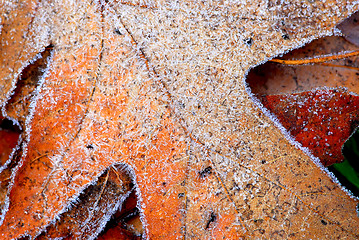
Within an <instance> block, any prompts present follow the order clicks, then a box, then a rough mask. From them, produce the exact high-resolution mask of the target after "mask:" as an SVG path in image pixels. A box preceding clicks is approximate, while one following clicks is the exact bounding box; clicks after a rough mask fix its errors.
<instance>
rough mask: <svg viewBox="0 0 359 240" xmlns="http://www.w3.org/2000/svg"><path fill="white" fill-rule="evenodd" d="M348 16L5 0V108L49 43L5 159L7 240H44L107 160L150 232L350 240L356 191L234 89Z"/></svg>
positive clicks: (310, 8)
mask: <svg viewBox="0 0 359 240" xmlns="http://www.w3.org/2000/svg"><path fill="white" fill-rule="evenodd" d="M344 3H345V4H344ZM332 4H333V5H332ZM348 9H350V10H349V11H348ZM356 9H358V6H357V5H355V2H354V1H353V3H352V2H350V1H348V2H335V3H332V2H331V1H328V2H327V1H315V2H308V4H307V5H306V6H305V7H304V6H303V4H302V2H300V1H298V2H290V3H287V2H281V3H277V2H271V1H270V2H268V1H265V2H253V3H252V2H244V1H243V2H237V3H235V4H234V3H227V2H215V3H212V2H201V3H197V2H196V3H194V2H191V1H187V2H178V3H177V2H162V1H159V2H152V1H151V2H146V4H142V2H131V3H127V2H119V1H118V2H115V1H109V2H103V1H84V2H78V3H74V2H70V1H69V2H66V3H64V2H61V1H60V2H58V1H54V2H51V3H47V2H42V1H41V2H35V1H34V2H32V1H28V2H24V3H14V2H12V1H7V2H5V4H4V5H3V6H1V12H4V13H6V14H5V15H4V16H5V17H4V19H3V20H2V24H3V28H2V32H1V34H2V38H1V48H0V49H1V51H2V54H0V56H2V60H1V61H2V62H1V65H0V66H1V67H2V69H1V71H0V72H1V74H2V75H1V78H0V79H1V81H2V83H1V84H0V85H1V86H4V87H3V88H2V89H1V95H0V96H1V100H2V103H3V104H2V106H3V109H4V112H6V111H5V109H6V104H7V102H8V100H9V98H10V95H11V93H12V92H13V90H14V89H15V86H16V81H17V80H18V77H19V73H21V72H22V71H23V69H24V68H25V67H26V66H27V65H28V64H30V63H31V62H34V59H35V56H36V55H37V54H39V53H41V52H43V51H44V49H45V48H46V46H49V45H52V46H53V50H52V53H51V54H50V58H49V60H48V62H47V63H46V68H45V71H44V73H43V75H42V76H41V78H40V80H39V81H38V84H37V87H36V89H35V90H34V91H33V94H32V95H33V98H32V100H31V103H30V105H29V111H28V112H29V114H28V115H27V117H26V120H25V126H24V129H25V132H24V134H25V137H24V139H25V142H24V143H22V144H21V149H20V150H19V153H21V155H20V159H19V160H18V162H17V161H16V159H14V162H15V165H16V167H14V168H13V170H12V174H11V185H9V187H8V194H7V199H6V201H5V203H4V206H5V207H4V208H3V211H2V225H1V226H0V233H1V236H2V238H3V239H15V238H20V237H29V238H34V237H36V236H38V235H39V234H42V233H44V234H45V233H49V234H51V233H52V231H51V230H48V231H47V232H46V228H47V227H48V226H52V225H51V224H52V223H54V222H56V219H57V218H60V222H61V221H62V220H61V217H62V216H63V215H62V214H63V213H64V212H66V210H67V209H69V205H70V204H72V203H73V201H74V200H75V199H79V198H81V197H80V196H82V195H81V194H82V193H84V194H85V195H86V190H85V192H84V189H88V187H89V186H91V185H96V182H97V180H98V179H99V178H100V176H101V174H102V173H103V172H104V171H105V169H108V168H109V167H110V166H113V165H114V164H122V165H125V166H126V169H128V170H129V171H130V172H131V173H133V174H132V175H133V177H134V179H133V180H132V182H133V183H134V187H135V190H136V193H137V194H138V201H139V203H138V208H139V209H140V216H141V219H142V223H143V225H144V228H145V231H144V232H145V234H144V235H145V237H147V238H153V239H166V238H170V239H172V238H173V239H174V238H201V239H209V238H216V239H217V238H218V239H219V238H228V239H238V238H242V237H243V238H329V237H331V238H339V237H341V238H345V237H346V238H352V239H355V238H357V237H358V232H357V229H359V221H358V218H357V213H356V210H355V207H356V205H357V203H358V201H357V199H353V198H352V197H351V196H349V195H348V194H347V193H346V192H345V191H343V190H342V189H341V188H340V187H339V186H338V184H337V183H336V181H335V180H333V179H332V178H331V177H330V176H328V175H327V174H326V173H325V172H324V171H323V170H322V169H320V168H319V167H318V166H317V165H315V163H313V161H312V159H311V158H310V156H308V154H307V153H306V152H305V151H304V150H305V149H302V148H299V147H298V146H296V145H295V142H293V141H291V140H290V138H289V137H288V136H286V135H285V134H284V133H283V132H282V131H281V130H280V128H279V127H278V126H279V124H278V123H277V122H273V119H271V118H270V116H269V115H266V114H265V113H264V112H265V111H263V109H260V108H259V107H258V105H256V103H255V102H254V101H253V100H252V98H251V95H250V94H249V93H248V92H247V89H246V85H245V83H244V77H245V73H246V72H247V71H248V69H249V68H251V67H252V66H254V65H256V64H258V63H260V62H263V61H265V60H266V59H269V58H272V57H274V56H276V55H278V54H281V53H283V52H285V51H288V50H290V49H292V48H296V47H298V46H300V45H302V44H303V43H305V42H308V41H310V40H312V39H314V38H318V37H319V36H322V35H328V34H331V33H332V32H333V28H334V26H335V24H336V23H337V22H339V21H341V20H342V19H344V18H345V17H347V16H348V15H349V14H350V13H351V12H352V11H355V10H356ZM289 15H290V16H291V17H290V18H288V16H289ZM323 16H324V17H325V18H323ZM15 28H16V29H18V31H11V30H12V29H15ZM23 36H24V37H23ZM284 36H285V37H284ZM249 39H251V40H250V41H249ZM10 49H14V50H10ZM5 56H6V57H5ZM5 58H6V59H5ZM5 117H6V116H5ZM12 160H13V159H12ZM280 168H282V169H283V171H278V169H280ZM98 183H99V182H98ZM96 186H97V185H96ZM103 186H105V187H106V185H103ZM118 187H119V186H118ZM118 187H117V188H116V189H118ZM101 189H104V188H101ZM97 196H99V195H97ZM97 199H99V198H97ZM105 200H106V201H107V198H106V199H105ZM82 207H84V208H86V207H85V206H82V205H80V206H79V208H82ZM87 210H88V209H87ZM110 210H111V209H110ZM101 211H105V212H106V211H109V209H107V207H103V209H101ZM70 216H71V213H70ZM84 216H86V215H84ZM70 218H71V217H70ZM65 222H66V221H65ZM105 224H106V223H105V221H103V222H101V223H100V224H99V225H96V226H103V225H105ZM67 227H70V228H71V226H68V225H66V224H65V225H64V228H66V229H67ZM50 228H51V227H50ZM64 228H62V227H61V229H64ZM99 228H101V227H99ZM8 229H11V230H13V231H8ZM74 231H75V232H72V233H71V236H78V234H79V233H81V232H78V230H74ZM90 234H92V233H90ZM91 236H93V235H91Z"/></svg>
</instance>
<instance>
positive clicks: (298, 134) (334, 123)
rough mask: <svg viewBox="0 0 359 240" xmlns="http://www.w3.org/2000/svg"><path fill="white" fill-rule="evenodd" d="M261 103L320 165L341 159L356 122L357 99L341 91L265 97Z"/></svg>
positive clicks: (317, 91)
mask: <svg viewBox="0 0 359 240" xmlns="http://www.w3.org/2000/svg"><path fill="white" fill-rule="evenodd" d="M262 103H263V105H264V106H265V107H267V108H268V109H270V110H271V111H272V112H273V113H275V114H276V116H277V117H278V119H279V121H280V122H281V123H282V124H283V126H284V127H285V128H286V129H287V130H288V131H290V133H291V134H292V135H293V136H294V137H295V139H296V140H297V141H298V142H300V143H302V145H303V146H305V147H307V148H309V149H310V150H311V151H312V153H313V154H314V155H315V156H316V157H318V158H319V159H320V160H321V162H322V163H323V165H325V166H329V165H331V164H333V163H337V162H341V161H342V160H343V159H344V157H343V155H342V153H341V148H342V146H343V144H344V143H345V141H346V140H347V139H348V138H349V137H350V135H351V134H352V132H353V130H354V129H355V127H356V126H357V125H358V121H359V109H358V106H359V96H356V95H353V94H350V93H349V92H347V91H344V90H340V89H336V90H327V89H324V90H313V91H307V92H302V93H296V94H290V95H267V96H264V97H263V99H262Z"/></svg>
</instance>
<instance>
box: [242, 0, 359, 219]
mask: <svg viewBox="0 0 359 240" xmlns="http://www.w3.org/2000/svg"><path fill="white" fill-rule="evenodd" d="M358 4H359V1H358ZM336 34H338V29H336V28H335V27H334V28H333V29H332V30H327V31H326V32H323V33H321V34H319V35H318V36H311V38H308V39H303V40H302V41H299V40H297V41H295V42H294V43H293V44H292V46H291V47H292V48H289V49H287V50H285V51H282V52H281V51H277V52H275V53H274V54H273V56H272V57H268V58H266V59H264V60H263V61H261V62H259V63H257V64H256V65H254V66H251V67H249V68H248V69H247V71H246V72H245V74H244V77H243V79H242V82H243V85H244V86H245V90H246V92H247V94H248V95H249V97H250V98H251V100H252V101H253V102H254V104H255V106H257V107H258V108H259V110H260V111H261V112H263V114H264V115H265V116H267V117H268V118H269V119H270V120H271V121H272V122H273V123H274V125H275V126H276V127H277V128H278V129H279V130H280V131H281V133H282V134H283V135H284V137H285V138H286V139H287V140H288V141H289V142H290V143H291V144H292V145H293V146H295V147H296V148H297V149H300V150H301V151H302V152H304V153H305V154H306V155H307V156H309V158H310V159H311V160H312V161H313V162H314V164H315V165H316V166H318V167H319V168H320V170H321V171H322V172H324V173H325V174H326V175H327V176H329V177H330V179H331V180H332V181H333V182H334V183H336V184H337V185H338V186H339V187H340V188H341V189H342V190H343V191H344V192H345V193H346V194H347V195H348V196H349V197H350V198H352V199H356V200H359V197H356V196H355V195H354V194H353V193H352V192H351V191H350V190H349V189H347V188H345V186H343V185H342V184H341V183H340V182H339V180H338V179H337V177H336V176H335V175H334V174H333V173H332V172H330V171H329V170H328V169H327V168H326V167H324V165H323V164H322V163H321V162H320V159H319V158H318V157H316V156H314V155H313V154H312V153H311V152H310V150H309V149H308V148H307V147H304V146H303V145H302V144H301V143H299V142H298V141H297V140H295V138H294V137H293V136H292V135H291V134H290V132H288V130H287V129H286V128H285V127H283V125H282V124H281V123H280V121H279V119H278V118H277V116H275V114H273V113H272V112H271V111H270V110H268V109H267V108H266V107H264V106H263V104H262V102H261V101H260V100H259V99H258V98H257V97H256V96H255V94H254V93H253V92H252V91H251V87H250V86H249V84H248V83H247V81H246V79H247V76H248V74H249V72H250V71H251V70H252V69H254V68H256V67H257V66H260V65H262V64H265V63H266V62H268V61H269V60H271V59H273V58H277V57H282V56H283V55H285V54H286V53H289V52H290V51H293V50H295V49H299V48H301V47H303V46H304V45H306V44H308V43H310V42H312V41H313V40H316V39H318V38H322V37H327V36H333V35H336ZM339 34H340V32H339ZM296 43H298V44H297V45H296ZM358 215H359V213H358Z"/></svg>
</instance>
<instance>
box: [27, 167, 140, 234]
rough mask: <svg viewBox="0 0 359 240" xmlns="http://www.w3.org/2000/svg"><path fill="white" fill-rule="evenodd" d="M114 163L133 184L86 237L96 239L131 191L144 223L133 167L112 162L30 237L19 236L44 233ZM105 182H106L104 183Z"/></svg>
mask: <svg viewBox="0 0 359 240" xmlns="http://www.w3.org/2000/svg"><path fill="white" fill-rule="evenodd" d="M115 165H120V170H121V171H125V172H126V173H127V174H128V176H129V177H130V179H131V183H132V184H133V188H131V189H129V190H128V191H127V192H126V193H125V194H124V195H123V196H122V197H121V198H120V199H119V200H117V202H116V204H115V206H114V208H112V209H107V210H111V211H106V214H105V217H104V218H102V222H101V224H100V227H99V228H98V229H97V230H96V231H95V232H94V233H93V234H92V235H91V236H90V237H89V238H88V240H93V239H96V238H97V237H98V236H99V234H100V233H101V232H102V230H103V229H104V228H105V227H106V225H107V223H108V222H109V221H110V219H111V217H112V216H113V215H114V214H115V213H116V212H117V211H119V210H121V208H122V205H123V203H124V202H125V201H126V199H127V198H128V196H129V195H130V194H131V192H132V191H135V192H136V195H137V206H136V207H137V208H138V209H139V214H140V219H141V222H142V223H143V224H144V223H145V219H144V214H143V210H142V208H141V203H142V197H141V193H140V192H139V187H138V184H137V179H136V174H135V171H134V169H133V168H132V167H131V166H130V165H128V164H126V163H121V162H118V163H114V164H111V165H109V166H108V167H107V168H105V169H104V170H103V171H101V172H99V173H98V174H97V175H96V176H95V177H93V179H92V181H91V182H89V183H88V184H86V185H84V186H83V187H82V188H81V189H79V190H78V192H77V193H76V194H74V195H72V197H71V198H70V199H69V200H68V201H67V203H66V204H65V205H64V206H65V207H64V208H63V209H62V210H60V212H58V213H57V215H56V216H55V217H54V218H53V220H52V221H50V222H49V223H48V224H47V225H45V226H43V227H42V229H40V230H39V231H38V232H37V233H36V234H35V235H34V237H33V238H32V236H30V235H28V234H23V235H22V236H20V237H29V238H30V240H31V239H36V238H37V237H38V236H40V235H41V234H42V233H44V232H45V231H46V228H47V227H49V226H51V225H55V224H56V222H57V221H59V220H61V215H62V214H65V213H66V212H68V211H70V210H71V209H72V208H73V207H74V206H75V205H76V204H77V203H79V201H78V200H79V197H80V195H81V194H82V193H83V192H84V191H85V190H86V189H87V188H89V187H91V186H94V185H95V184H96V183H97V182H98V180H99V178H100V177H101V176H102V175H103V174H104V173H105V172H106V171H110V169H111V168H113V167H114V166H115ZM104 184H106V183H104ZM143 239H147V238H146V232H145V233H144V236H143Z"/></svg>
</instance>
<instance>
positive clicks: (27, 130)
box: [0, 47, 54, 225]
mask: <svg viewBox="0 0 359 240" xmlns="http://www.w3.org/2000/svg"><path fill="white" fill-rule="evenodd" d="M45 49H46V47H43V48H42V49H41V51H40V53H38V54H37V55H36V56H35V57H34V58H33V59H32V60H31V61H29V62H27V63H25V64H23V66H22V67H21V68H20V69H19V71H18V74H17V75H16V76H14V78H13V86H14V87H13V88H12V90H11V91H10V92H13V91H14V90H15V88H16V82H17V79H18V77H19V76H20V74H21V72H22V71H23V70H24V69H25V68H26V67H27V66H29V65H30V64H32V63H34V62H35V61H36V60H38V59H39V56H38V55H39V54H40V57H41V52H43V51H45ZM53 56H54V51H53V50H51V51H50V55H49V56H48V60H47V66H46V68H45V69H44V70H43V74H42V75H41V77H40V79H39V81H38V85H37V87H36V88H35V90H34V97H33V98H32V100H31V102H30V105H29V115H28V116H27V117H26V120H25V126H24V128H25V129H23V131H24V135H25V136H24V139H23V141H22V144H23V145H22V150H23V151H22V156H21V160H20V161H19V163H18V164H17V166H16V167H15V168H14V169H13V170H12V173H11V176H10V178H11V181H10V184H9V187H8V190H7V195H6V198H5V203H4V205H3V207H2V209H0V225H2V224H3V221H4V218H5V215H6V213H7V211H8V210H9V206H10V199H9V193H10V191H11V189H12V187H13V185H14V180H15V177H16V174H17V172H18V169H19V168H21V166H22V165H23V163H24V161H23V159H24V158H25V157H26V155H27V145H28V142H29V141H30V136H31V122H32V119H33V116H34V113H35V108H36V105H37V101H38V99H39V92H40V90H41V88H42V85H43V84H44V82H45V79H46V78H47V77H48V75H49V72H50V71H51V67H52V60H53ZM10 96H11V94H9V96H8V98H7V100H6V101H5V103H7V102H8V101H9V100H10ZM5 106H6V104H4V105H3V106H2V112H3V114H4V113H5V110H4V108H5ZM4 117H7V115H6V113H5V115H4ZM10 119H11V120H14V119H12V118H10ZM13 122H14V121H13ZM15 123H17V124H18V125H20V124H19V123H18V122H17V121H16V122H15ZM20 138H21V137H20ZM20 138H19V140H20ZM21 140H22V139H21ZM19 144H20V142H19V141H18V144H17V146H16V147H15V149H16V148H19V147H20V146H19ZM15 149H14V150H13V152H12V154H11V155H10V156H11V157H12V156H13V154H14V153H15V151H16V150H15ZM10 162H11V158H9V159H8V160H7V161H6V163H5V164H4V166H3V167H1V168H0V173H1V172H2V171H3V170H4V169H5V168H6V167H7V166H8V165H9V163H10Z"/></svg>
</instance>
